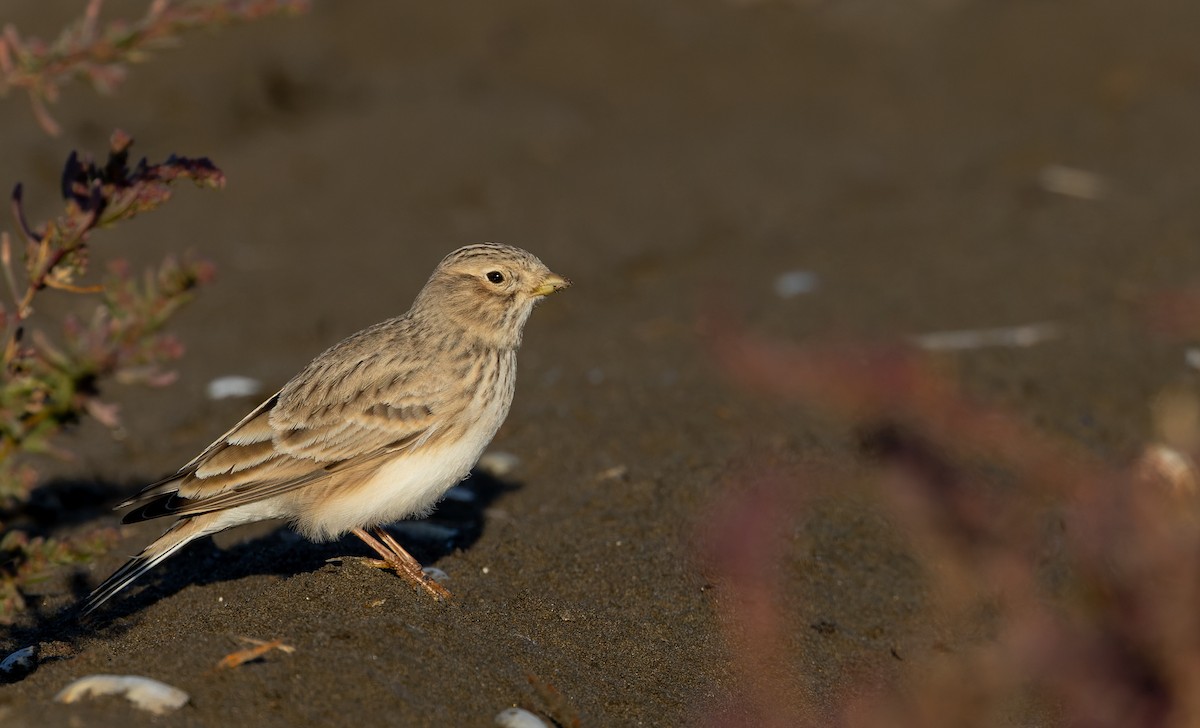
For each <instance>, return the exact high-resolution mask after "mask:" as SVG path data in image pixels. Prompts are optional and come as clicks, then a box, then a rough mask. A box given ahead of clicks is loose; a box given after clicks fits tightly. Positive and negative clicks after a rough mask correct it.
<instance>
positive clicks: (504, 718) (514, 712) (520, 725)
mask: <svg viewBox="0 0 1200 728" xmlns="http://www.w3.org/2000/svg"><path fill="white" fill-rule="evenodd" d="M495 721H496V725H498V726H501V728H550V724H549V723H547V722H546V721H544V720H542V719H541V718H539V717H538V716H537V715H535V714H534V713H530V712H529V711H528V710H525V709H524V708H505V709H504V710H502V711H500V712H499V713H497V714H496V719H495Z"/></svg>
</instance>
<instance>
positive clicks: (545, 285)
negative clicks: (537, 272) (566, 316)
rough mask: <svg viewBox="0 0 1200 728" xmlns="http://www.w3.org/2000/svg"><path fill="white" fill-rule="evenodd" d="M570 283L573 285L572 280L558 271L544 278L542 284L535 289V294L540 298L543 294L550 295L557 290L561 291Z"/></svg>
mask: <svg viewBox="0 0 1200 728" xmlns="http://www.w3.org/2000/svg"><path fill="white" fill-rule="evenodd" d="M569 285H571V281H569V280H567V279H566V278H563V277H562V276H560V275H558V274H556V273H551V274H550V275H548V276H546V277H545V278H544V279H542V284H541V285H540V286H538V287H537V288H535V289H533V295H535V296H537V297H539V298H540V297H542V296H549V295H550V294H551V293H554V292H555V291H561V290H562V289H564V288H566V287H567V286H569Z"/></svg>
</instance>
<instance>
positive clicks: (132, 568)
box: [80, 516, 221, 617]
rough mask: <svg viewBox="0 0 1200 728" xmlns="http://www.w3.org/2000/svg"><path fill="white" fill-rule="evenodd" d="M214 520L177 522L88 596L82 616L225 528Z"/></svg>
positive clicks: (203, 519) (195, 519)
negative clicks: (185, 548) (177, 555)
mask: <svg viewBox="0 0 1200 728" xmlns="http://www.w3.org/2000/svg"><path fill="white" fill-rule="evenodd" d="M209 520H210V519H206V518H204V517H203V516H200V517H197V518H187V519H184V520H181V521H178V522H176V523H175V524H174V525H172V526H171V527H170V528H168V529H167V531H166V533H164V534H163V535H161V536H159V537H158V538H157V539H156V540H155V541H154V542H153V543H151V544H150V545H149V546H147V547H146V548H144V549H142V552H141V553H140V554H138V555H137V556H134V557H133V558H132V559H130V560H129V561H126V562H125V565H124V566H122V567H121V568H119V569H117V570H116V571H115V572H114V573H113V575H112V576H110V577H108V578H107V579H105V580H104V583H103V584H101V585H100V586H98V587H96V589H95V590H94V591H93V592H92V593H91V594H89V595H88V598H87V599H85V600H84V601H83V604H82V605H81V612H80V616H81V617H86V616H87V615H89V614H91V613H92V612H93V611H95V609H96V608H97V607H99V606H100V605H101V604H103V603H105V602H106V601H108V600H109V599H111V598H112V597H113V596H114V595H116V594H117V592H119V591H121V590H122V589H124V588H125V587H127V586H129V585H130V584H132V583H133V582H134V581H135V580H136V579H138V578H139V577H140V576H142V574H145V573H146V572H147V571H150V570H151V569H153V568H154V567H155V566H158V565H159V564H160V563H161V562H163V561H165V560H166V559H167V558H168V557H170V556H171V554H173V553H175V552H176V551H178V550H179V549H181V548H183V547H184V546H186V545H188V544H189V543H191V542H192V541H195V540H196V539H198V538H200V537H201V536H207V535H208V534H210V533H215V532H216V531H219V530H221V528H219V527H218V528H213V527H212V525H213V524H211V523H209Z"/></svg>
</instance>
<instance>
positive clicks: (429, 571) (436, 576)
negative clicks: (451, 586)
mask: <svg viewBox="0 0 1200 728" xmlns="http://www.w3.org/2000/svg"><path fill="white" fill-rule="evenodd" d="M421 571H423V572H425V576H428V577H429V578H430V579H433V580H434V581H448V580H449V579H450V575H449V574H447V573H446V572H444V571H442V570H441V569H439V568H438V567H436V566H426V567H425V568H423V569H421Z"/></svg>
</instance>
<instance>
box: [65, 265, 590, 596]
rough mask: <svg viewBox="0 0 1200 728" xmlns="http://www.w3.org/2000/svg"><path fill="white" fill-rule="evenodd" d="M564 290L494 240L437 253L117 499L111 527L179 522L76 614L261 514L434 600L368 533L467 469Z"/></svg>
mask: <svg viewBox="0 0 1200 728" xmlns="http://www.w3.org/2000/svg"><path fill="white" fill-rule="evenodd" d="M569 285H570V281H568V280H567V279H566V278H563V277H562V276H560V275H556V274H555V273H552V272H551V271H550V269H549V268H547V267H546V266H545V265H543V264H542V262H541V261H540V260H538V259H537V258H536V257H534V256H533V255H531V254H530V253H527V252H526V251H524V250H521V249H520V248H515V247H511V246H508V245H500V244H496V243H485V244H482V245H469V246H467V247H464V248H459V249H458V250H456V251H454V252H453V253H451V254H449V255H447V256H446V257H445V258H444V259H443V260H442V262H441V263H439V264H438V266H437V268H436V269H434V271H433V275H431V276H430V277H429V280H428V282H426V284H425V287H424V288H422V289H421V292H420V293H418V294H417V298H416V300H415V301H414V302H413V305H412V308H411V309H410V310H409V311H408V313H406V314H404V315H403V316H400V317H398V318H393V319H389V320H387V321H384V322H382V323H378V324H375V325H374V326H371V327H369V328H366V329H363V330H362V331H359V332H358V333H356V334H353V335H351V336H350V337H348V338H346V339H344V340H343V341H341V342H339V343H337V344H335V345H334V346H332V347H330V348H329V349H327V350H326V351H325V352H323V353H322V354H320V355H319V356H318V357H317V358H316V359H313V360H312V362H311V363H309V365H308V366H307V367H305V368H304V369H303V370H302V371H301V372H300V373H299V374H297V375H296V376H295V377H293V378H292V379H291V381H289V382H288V383H287V384H285V385H284V386H283V389H281V390H279V392H277V393H276V394H275V395H273V396H272V397H271V398H270V399H268V400H267V401H265V402H263V403H262V404H261V405H259V406H258V407H257V408H255V409H254V411H252V412H251V413H250V414H248V415H246V417H244V418H243V419H242V421H241V422H239V423H237V424H236V425H234V426H233V429H231V430H229V432H226V433H225V434H224V435H222V436H221V437H219V438H218V439H217V441H216V442H214V443H213V444H211V445H209V446H208V447H207V448H205V450H204V452H202V453H200V454H199V455H198V456H196V457H195V458H194V459H193V460H192V461H191V462H189V463H188V464H187V465H184V466H183V467H182V468H181V469H180V470H179V472H177V473H175V474H174V475H172V476H170V477H168V478H166V479H164V480H161V481H159V482H157V483H152V484H151V485H149V486H147V487H146V488H145V489H143V490H142V491H141V492H140V493H138V494H137V495H136V496H134V497H133V498H130V499H129V500H127V501H125V502H124V503H122V504H121V505H119V506H117V508H126V507H129V506H137V508H136V509H135V510H133V511H130V512H129V513H128V514H126V515H125V518H124V519H123V521H122V522H123V523H135V522H138V521H145V520H148V519H151V518H160V517H163V516H174V517H176V518H177V519H178V520H176V521H175V523H174V524H173V525H172V526H171V527H170V528H169V529H167V531H166V533H164V534H163V535H162V536H160V537H159V538H158V540H156V541H154V542H153V543H151V544H150V545H149V546H147V547H146V548H145V549H143V550H142V552H141V553H139V554H138V555H137V556H135V557H133V558H132V559H130V560H129V561H128V562H127V563H126V564H125V565H124V566H122V567H121V568H120V569H118V570H117V571H116V573H114V574H113V575H112V576H110V577H108V579H106V580H105V581H104V583H103V584H101V585H100V586H99V587H97V588H96V590H95V591H93V592H92V593H91V595H90V596H89V597H88V598H87V599H86V600H85V602H84V604H83V614H84V615H86V614H88V613H90V612H91V611H93V610H94V609H96V608H97V607H99V606H100V605H101V604H103V603H104V602H106V601H107V600H108V599H110V598H111V597H112V596H113V595H114V594H116V593H117V592H119V591H121V590H122V589H124V588H125V587H127V586H129V584H131V583H132V582H133V581H134V580H135V579H137V578H138V577H140V576H141V575H143V574H145V573H146V572H147V571H149V570H150V569H152V568H154V567H155V566H156V565H158V564H159V563H160V562H162V561H164V560H165V559H167V558H168V557H169V556H171V555H172V554H174V553H175V552H176V551H179V550H180V549H181V548H183V547H184V546H185V545H187V544H188V543H190V542H191V541H194V540H196V539H198V538H200V537H202V536H207V535H209V534H213V533H217V532H218V531H223V530H225V529H227V528H231V527H233V526H239V525H242V524H246V523H253V522H255V521H263V520H268V519H286V520H288V521H290V522H291V525H292V527H293V528H295V529H296V530H298V531H299V532H300V533H301V534H303V535H304V536H305V537H307V538H309V539H310V540H313V541H328V540H333V539H337V538H340V537H341V536H343V535H344V534H346V533H353V534H355V535H356V536H358V537H359V538H361V539H362V540H363V541H364V542H366V544H367V545H368V546H370V547H371V548H372V549H373V550H374V551H375V552H376V553H378V554H379V556H380V558H381V561H375V562H374V563H375V564H376V565H378V566H382V567H385V568H391V569H393V570H395V572H396V573H397V574H399V575H400V576H402V577H404V578H405V579H407V580H409V581H410V582H412V583H413V584H414V585H416V586H418V587H420V588H422V589H424V590H425V591H427V592H428V593H429V594H430V595H432V596H434V597H437V598H443V599H444V598H446V597H448V596H449V592H448V591H446V589H445V588H444V587H442V586H441V585H440V584H438V583H437V582H436V581H434V580H432V579H430V578H429V577H428V576H426V574H425V573H424V572H423V571H422V569H421V565H420V564H419V563H418V562H417V560H416V559H414V558H413V557H412V556H411V555H409V554H408V552H407V551H405V550H404V549H403V548H402V547H401V546H400V544H399V543H397V542H396V541H395V539H393V538H392V537H391V535H390V534H388V533H387V532H386V531H384V530H383V529H382V528H380V526H382V525H383V524H386V523H390V522H392V521H397V520H399V519H402V518H406V517H410V516H420V515H424V514H426V513H428V512H429V510H430V509H431V508H432V507H433V505H434V504H435V503H436V502H437V501H438V500H439V499H440V498H441V497H442V495H444V494H445V492H446V491H447V490H449V489H450V488H451V487H452V486H453V485H454V484H455V483H457V482H459V481H460V480H462V479H463V478H464V477H466V475H467V474H468V473H469V472H470V469H471V467H472V466H473V465H474V464H475V462H476V461H477V460H478V459H479V456H480V455H481V454H482V453H483V449H484V448H485V447H486V446H487V444H488V443H489V442H490V441H491V439H492V437H493V436H494V435H495V434H496V430H497V429H499V427H500V424H501V423H502V422H504V418H505V417H506V416H507V415H508V408H509V405H510V404H511V403H512V398H513V389H514V384H515V380H516V369H517V359H516V355H517V348H518V347H519V346H520V344H521V334H522V331H523V329H524V327H525V322H526V321H527V320H528V319H529V314H530V313H531V312H532V311H533V307H534V305H535V304H537V303H538V302H539V301H540V300H541V299H542V298H544V297H545V296H548V295H550V294H551V293H554V292H555V291H560V290H562V289H563V288H566V287H567V286H569Z"/></svg>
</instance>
